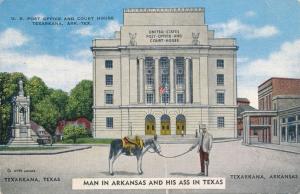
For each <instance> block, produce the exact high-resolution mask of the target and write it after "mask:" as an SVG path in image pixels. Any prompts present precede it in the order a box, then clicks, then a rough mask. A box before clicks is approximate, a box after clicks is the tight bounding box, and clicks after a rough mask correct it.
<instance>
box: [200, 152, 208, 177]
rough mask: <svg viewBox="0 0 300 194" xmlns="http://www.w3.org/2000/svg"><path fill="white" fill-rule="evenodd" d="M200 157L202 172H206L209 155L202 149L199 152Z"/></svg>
mask: <svg viewBox="0 0 300 194" xmlns="http://www.w3.org/2000/svg"><path fill="white" fill-rule="evenodd" d="M199 155H200V166H201V172H203V173H204V172H205V166H204V161H208V160H209V158H208V153H207V152H203V150H202V147H200V151H199Z"/></svg>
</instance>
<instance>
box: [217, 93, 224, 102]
mask: <svg viewBox="0 0 300 194" xmlns="http://www.w3.org/2000/svg"><path fill="white" fill-rule="evenodd" d="M224 102H225V95H224V92H220V91H219V92H217V104H224Z"/></svg>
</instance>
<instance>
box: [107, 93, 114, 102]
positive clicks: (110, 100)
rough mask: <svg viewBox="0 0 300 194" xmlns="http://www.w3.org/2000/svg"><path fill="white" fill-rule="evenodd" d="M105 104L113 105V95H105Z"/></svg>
mask: <svg viewBox="0 0 300 194" xmlns="http://www.w3.org/2000/svg"><path fill="white" fill-rule="evenodd" d="M105 103H106V104H113V103H114V95H113V94H112V93H106V94H105Z"/></svg>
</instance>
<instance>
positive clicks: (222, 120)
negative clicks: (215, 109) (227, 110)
mask: <svg viewBox="0 0 300 194" xmlns="http://www.w3.org/2000/svg"><path fill="white" fill-rule="evenodd" d="M224 126H225V123H224V117H218V128H224Z"/></svg>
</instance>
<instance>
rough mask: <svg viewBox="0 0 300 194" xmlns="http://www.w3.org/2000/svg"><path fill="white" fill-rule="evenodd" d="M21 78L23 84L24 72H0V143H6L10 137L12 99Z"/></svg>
mask: <svg viewBox="0 0 300 194" xmlns="http://www.w3.org/2000/svg"><path fill="white" fill-rule="evenodd" d="M20 80H22V81H23V83H24V84H26V82H27V78H26V77H25V75H24V74H22V73H19V72H15V73H7V72H0V101H1V104H0V112H1V115H0V120H1V122H0V124H1V125H0V144H6V143H7V142H8V141H9V139H10V137H11V135H10V134H11V128H10V126H11V125H12V104H11V102H12V99H13V97H14V96H17V95H18V91H19V85H18V82H19V81H20Z"/></svg>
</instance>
